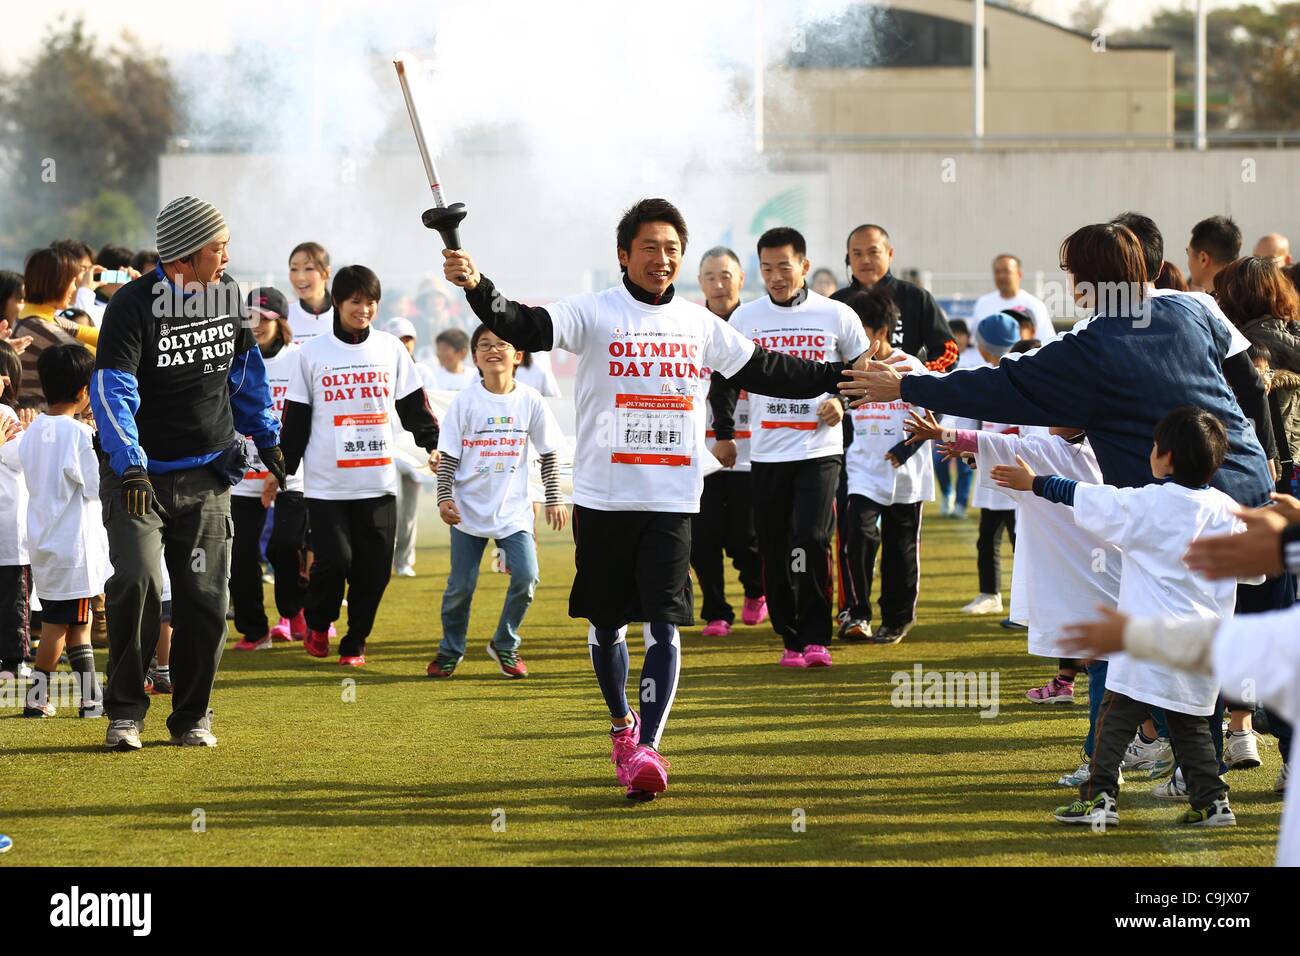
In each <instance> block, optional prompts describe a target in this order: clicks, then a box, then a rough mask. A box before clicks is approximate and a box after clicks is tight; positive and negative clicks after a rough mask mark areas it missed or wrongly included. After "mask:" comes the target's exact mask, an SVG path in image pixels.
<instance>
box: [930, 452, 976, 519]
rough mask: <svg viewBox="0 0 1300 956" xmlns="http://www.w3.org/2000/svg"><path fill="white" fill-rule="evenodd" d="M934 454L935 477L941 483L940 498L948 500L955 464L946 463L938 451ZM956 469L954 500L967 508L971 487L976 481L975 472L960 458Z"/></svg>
mask: <svg viewBox="0 0 1300 956" xmlns="http://www.w3.org/2000/svg"><path fill="white" fill-rule="evenodd" d="M933 454H934V477H935V480H936V481H938V483H939V495H940V497H943V498H946V497H948V492H949V491H950V490H951V488H952V472H951V470H950V469H951V468H952V467H953V463H952V462H948V461H945V460H944V457H943V455H941V454H939V452H937V451H936V452H934V453H933ZM956 467H957V494H956V497H955V498H954V503H955V504H959V505H961V506H962V507H963V508H965V507H966V506H967V504H969V503H970V486H971V483H972V482H973V481H974V480H975V472H974V471H972V470H971V466H970V465H968V464H966V462H964V461H963V460H962V459H960V458H958V459H957V461H956Z"/></svg>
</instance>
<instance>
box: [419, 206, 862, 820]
mask: <svg viewBox="0 0 1300 956" xmlns="http://www.w3.org/2000/svg"><path fill="white" fill-rule="evenodd" d="M686 240H687V230H686V222H685V221H684V219H683V218H682V215H681V213H680V212H678V210H677V209H676V207H674V206H673V204H672V203H670V202H668V201H667V200H665V199H643V200H641V201H640V202H637V203H635V204H634V205H632V206H631V207H630V208H629V209H628V210H627V211H626V212H625V213H624V214H623V217H622V219H621V220H620V221H619V224H618V229H617V238H616V250H615V251H616V254H617V256H618V262H619V266H620V268H621V269H622V272H623V281H622V282H621V283H619V284H618V285H616V286H614V287H613V288H610V289H606V290H605V291H603V292H599V293H586V294H582V295H577V296H572V297H570V298H567V299H563V300H561V301H559V302H556V303H553V304H552V305H548V306H546V307H545V308H530V307H528V306H525V305H521V304H520V303H518V302H514V301H511V300H509V299H506V298H505V297H504V296H502V295H501V294H500V293H498V292H497V291H496V289H495V287H494V286H493V284H492V282H491V281H490V280H489V279H488V278H487V277H486V276H484V275H483V274H482V273H481V272H480V271H479V269H478V267H477V266H476V265H475V263H474V260H473V259H472V258H471V257H470V255H469V253H467V252H465V251H463V250H461V249H456V248H448V249H444V250H443V258H444V263H443V268H444V272H445V274H446V276H447V279H448V280H449V281H451V282H453V283H454V284H456V285H458V286H460V287H461V288H463V289H464V290H465V298H466V300H467V301H468V302H469V305H470V308H472V309H473V310H474V314H475V315H477V316H478V317H479V319H480V320H481V321H482V322H483V324H484V325H485V326H487V327H488V328H489V329H491V330H492V331H493V332H495V333H496V334H497V335H498V336H500V337H501V338H503V339H505V340H506V341H508V342H510V343H511V344H512V345H514V346H515V347H516V348H519V349H526V350H528V351H533V352H543V351H548V350H550V349H553V348H562V349H566V350H568V351H570V352H574V353H576V354H577V355H578V357H579V358H578V370H577V380H576V389H575V394H576V399H577V416H578V420H577V432H578V434H577V446H576V452H575V461H574V476H573V500H574V515H573V533H574V540H575V542H576V545H577V552H576V565H577V571H576V574H575V577H574V581H573V590H572V592H571V594H570V597H569V616H570V617H574V618H585V619H586V620H587V621H588V630H587V645H588V649H589V652H590V654H591V663H592V668H593V669H594V670H595V672H596V680H597V683H598V684H599V685H600V690H601V693H602V695H603V696H604V700H605V704H606V705H607V707H608V708H609V713H610V721H611V724H612V726H611V728H610V736H611V738H612V742H613V753H612V758H611V759H612V760H613V762H614V764H615V766H616V767H617V772H618V780H619V783H620V784H622V785H623V786H624V787H626V793H627V796H628V797H629V798H630V799H634V800H647V799H652V798H653V797H654V795H655V794H656V793H659V792H662V791H663V790H665V789H666V788H667V786H668V762H667V761H666V760H664V758H663V757H662V756H661V755H660V753H659V745H660V739H661V736H662V734H663V729H664V724H665V723H666V722H667V719H668V714H669V711H670V710H671V708H672V704H673V698H674V696H675V695H676V692H677V676H678V672H679V669H680V641H679V639H678V632H677V629H678V627H681V626H686V625H689V624H691V623H693V612H692V596H691V586H690V577H689V567H690V551H691V516H692V515H693V514H695V513H697V512H698V511H699V507H700V493H701V491H702V490H703V480H704V469H703V467H702V465H701V461H702V458H703V456H704V455H706V454H708V452H707V451H706V450H705V445H704V400H705V396H706V395H707V393H708V390H709V380H710V375H711V373H712V372H715V371H716V372H718V373H720V374H722V375H723V376H725V377H727V378H729V379H731V381H732V382H734V383H735V384H737V385H739V386H740V387H741V388H745V389H750V390H752V391H755V392H760V393H762V394H764V395H771V396H778V397H786V398H813V397H816V396H819V395H823V394H825V393H826V392H830V391H834V390H835V387H836V385H837V384H838V382H839V381H840V380H841V373H842V372H843V370H844V369H845V368H846V367H848V366H847V365H846V363H842V362H840V363H825V362H810V361H805V360H803V359H799V358H795V357H793V356H788V355H782V354H780V353H776V352H769V351H765V350H763V349H761V348H758V347H757V346H756V345H755V344H754V343H753V342H752V341H750V340H749V339H748V338H746V337H745V336H743V335H741V334H740V333H739V332H737V331H735V330H734V329H732V328H731V327H730V326H729V325H728V324H727V323H726V322H723V321H722V320H720V319H719V318H718V317H717V316H715V315H713V314H712V313H710V312H709V311H708V310H707V309H705V308H704V307H703V306H700V305H696V304H694V303H692V302H687V301H685V300H684V299H682V298H680V297H679V296H677V295H676V294H675V290H674V287H673V282H674V280H675V279H676V278H677V274H678V271H679V270H680V268H681V264H682V257H683V254H684V252H685V250H686ZM859 363H861V364H862V365H863V367H865V358H861V359H859ZM632 621H640V622H643V630H642V633H643V637H644V640H645V648H646V652H645V661H644V663H643V665H642V670H641V680H640V684H639V686H640V688H641V707H640V713H639V714H638V713H637V711H636V710H634V709H633V708H632V707H631V706H629V704H628V701H627V697H626V692H625V685H626V682H627V676H628V652H627V644H626V636H627V626H628V624H629V622H632Z"/></svg>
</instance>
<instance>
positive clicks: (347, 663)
mask: <svg viewBox="0 0 1300 956" xmlns="http://www.w3.org/2000/svg"><path fill="white" fill-rule="evenodd" d="M339 663H340V664H341V665H343V666H344V667H365V666H366V655H365V654H354V655H352V656H351V657H340V658H339Z"/></svg>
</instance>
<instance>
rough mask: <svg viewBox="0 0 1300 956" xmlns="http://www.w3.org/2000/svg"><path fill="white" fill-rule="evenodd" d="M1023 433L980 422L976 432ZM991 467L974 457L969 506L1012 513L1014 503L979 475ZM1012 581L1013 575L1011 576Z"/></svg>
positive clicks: (992, 423)
mask: <svg viewBox="0 0 1300 956" xmlns="http://www.w3.org/2000/svg"><path fill="white" fill-rule="evenodd" d="M1013 429H1015V430H1017V431H1023V430H1024V429H1022V428H1020V426H1018V425H1002V424H999V423H998V422H980V423H979V427H977V428H975V429H974V431H978V432H979V433H980V435H981V437H982V436H984V435H1002V434H1005V433H1006V432H1008V431H1011V430H1013ZM991 467H992V466H991V465H985V464H984V462H983V461H981V460H980V457H979V455H976V456H975V475H976V481H975V484H974V487H972V488H971V490H970V505H971V507H972V508H983V509H987V510H989V511H1014V510H1015V507H1016V503H1015V502H1014V501H1013V500H1012V499H1011V498H1010V497H1008V496H1007V494H1006V491H1005V489H1003V488H1001V487H999V486H998V485H997V483H996V482H992V481H987V482H986V481H983V480H982V477H983V476H982V475H981V474H980V473H981V472H983V471H984V470H985V468H991ZM1013 581H1014V575H1013Z"/></svg>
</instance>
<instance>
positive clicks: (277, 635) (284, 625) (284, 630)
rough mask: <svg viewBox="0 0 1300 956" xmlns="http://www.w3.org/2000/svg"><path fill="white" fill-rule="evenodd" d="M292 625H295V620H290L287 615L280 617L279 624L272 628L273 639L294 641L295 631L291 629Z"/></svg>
mask: <svg viewBox="0 0 1300 956" xmlns="http://www.w3.org/2000/svg"><path fill="white" fill-rule="evenodd" d="M292 627H293V622H292V621H290V620H289V619H288V618H287V617H282V618H280V623H279V624H277V625H276V626H275V627H273V628H271V640H273V641H292V640H293V632H292V631H291V630H290V628H292Z"/></svg>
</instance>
